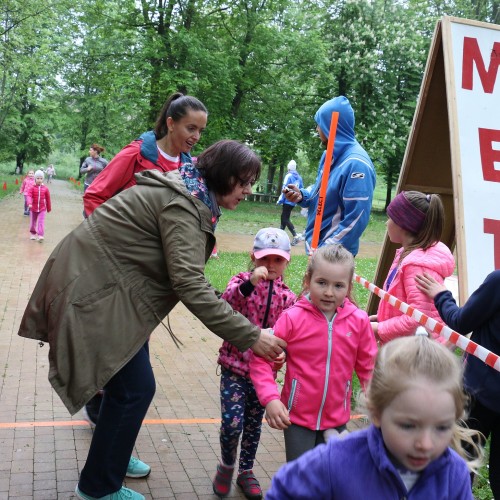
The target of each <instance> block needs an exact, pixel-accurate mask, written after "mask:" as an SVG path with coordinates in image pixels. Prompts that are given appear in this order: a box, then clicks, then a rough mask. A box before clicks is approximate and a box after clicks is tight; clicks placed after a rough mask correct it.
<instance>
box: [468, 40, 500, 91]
mask: <svg viewBox="0 0 500 500" xmlns="http://www.w3.org/2000/svg"><path fill="white" fill-rule="evenodd" d="M473 63H475V64H476V68H477V72H478V74H479V78H480V79H481V83H482V85H483V90H484V92H486V93H487V94H492V93H493V88H494V86H495V80H496V78H497V72H498V65H499V64H500V42H495V43H494V44H493V50H492V51H491V55H490V65H489V68H488V69H486V68H485V66H484V61H483V58H482V56H481V51H480V50H479V45H478V44H477V39H476V38H470V37H467V36H466V37H464V52H463V60H462V88H463V89H466V90H473V89H472V87H473V77H472V73H473V72H472V69H473Z"/></svg>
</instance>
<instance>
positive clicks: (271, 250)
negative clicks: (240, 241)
mask: <svg viewBox="0 0 500 500" xmlns="http://www.w3.org/2000/svg"><path fill="white" fill-rule="evenodd" d="M290 250H291V246H290V238H289V237H288V235H287V234H286V233H285V231H283V230H282V229H277V228H275V227H266V228H264V229H261V230H260V231H259V232H258V233H257V234H256V236H255V240H254V243H253V254H254V256H255V258H256V259H262V258H263V257H265V256H266V255H279V256H281V257H283V258H285V259H286V260H287V261H289V262H290Z"/></svg>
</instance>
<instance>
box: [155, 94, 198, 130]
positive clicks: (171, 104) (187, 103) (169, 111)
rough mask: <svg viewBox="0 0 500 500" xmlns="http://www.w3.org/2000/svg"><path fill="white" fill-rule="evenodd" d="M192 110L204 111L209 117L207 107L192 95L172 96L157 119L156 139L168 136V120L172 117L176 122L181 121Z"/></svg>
mask: <svg viewBox="0 0 500 500" xmlns="http://www.w3.org/2000/svg"><path fill="white" fill-rule="evenodd" d="M190 110H193V111H203V112H204V113H206V114H207V115H208V111H207V108H206V107H205V105H204V104H203V103H202V102H201V101H199V100H198V99H196V97H193V96H190V95H184V94H182V93H181V92H175V93H174V94H172V95H171V96H170V97H169V98H168V99H167V100H166V102H165V104H164V105H163V108H161V111H160V113H159V115H158V118H157V119H156V124H155V135H156V139H162V138H163V137H165V136H166V135H167V134H168V127H167V118H168V117H169V116H171V117H172V120H174V122H176V121H179V120H180V119H181V118H182V117H183V116H186V115H187V114H188V112H189V111H190Z"/></svg>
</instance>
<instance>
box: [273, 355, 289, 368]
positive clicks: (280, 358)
mask: <svg viewBox="0 0 500 500" xmlns="http://www.w3.org/2000/svg"><path fill="white" fill-rule="evenodd" d="M285 361H286V352H285V351H283V352H282V353H281V354H280V355H279V356H278V357H277V358H276V359H275V360H274V366H273V370H274V371H275V372H277V371H279V370H281V368H282V366H283V365H284V364H285Z"/></svg>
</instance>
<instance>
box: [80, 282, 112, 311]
mask: <svg viewBox="0 0 500 500" xmlns="http://www.w3.org/2000/svg"><path fill="white" fill-rule="evenodd" d="M115 288H116V283H107V284H106V285H104V287H103V288H101V289H100V290H97V291H95V292H92V293H89V294H87V295H84V296H83V297H80V298H78V299H76V300H74V301H73V302H72V305H73V306H75V307H86V306H91V305H93V304H95V303H96V302H98V301H100V300H102V299H105V298H106V297H108V296H109V295H111V294H113V293H114V292H115Z"/></svg>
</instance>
